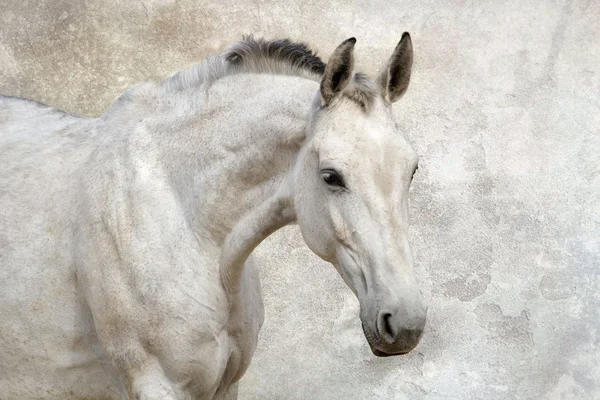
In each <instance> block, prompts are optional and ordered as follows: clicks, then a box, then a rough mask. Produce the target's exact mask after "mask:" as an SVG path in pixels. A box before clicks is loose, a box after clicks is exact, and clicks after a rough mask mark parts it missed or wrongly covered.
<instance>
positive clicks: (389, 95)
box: [377, 32, 413, 103]
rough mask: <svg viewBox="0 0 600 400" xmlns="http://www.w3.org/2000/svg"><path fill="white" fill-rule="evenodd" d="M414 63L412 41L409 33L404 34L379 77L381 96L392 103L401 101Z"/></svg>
mask: <svg viewBox="0 0 600 400" xmlns="http://www.w3.org/2000/svg"><path fill="white" fill-rule="evenodd" d="M412 63H413V48H412V41H411V40H410V35H409V34H408V32H404V33H403V34H402V39H400V42H399V43H398V45H397V46H396V49H394V53H393V54H392V56H391V57H390V59H389V61H388V62H387V64H386V65H385V66H384V67H383V69H382V70H381V72H380V73H379V76H378V77H377V83H378V85H379V88H380V90H381V94H382V95H383V98H384V99H386V100H387V101H389V102H390V103H393V102H395V101H396V100H398V99H400V97H402V95H403V94H404V93H405V92H406V89H408V83H409V81H410V70H411V67H412Z"/></svg>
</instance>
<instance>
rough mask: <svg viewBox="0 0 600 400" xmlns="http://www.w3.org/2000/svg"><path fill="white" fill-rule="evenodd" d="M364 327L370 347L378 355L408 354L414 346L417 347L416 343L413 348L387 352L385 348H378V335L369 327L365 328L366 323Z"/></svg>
mask: <svg viewBox="0 0 600 400" xmlns="http://www.w3.org/2000/svg"><path fill="white" fill-rule="evenodd" d="M361 325H362V329H363V333H364V334H365V339H366V340H367V343H368V344H369V348H370V349H371V352H372V353H373V354H374V355H376V356H377V357H392V356H403V355H406V354H408V353H410V352H411V351H412V350H413V348H414V347H416V344H415V346H414V347H413V348H410V349H408V350H398V351H393V352H386V351H383V350H380V349H378V348H377V345H376V344H375V342H376V341H377V340H376V337H375V335H374V334H373V333H372V332H371V331H370V330H369V329H367V328H365V324H364V323H362V324H361Z"/></svg>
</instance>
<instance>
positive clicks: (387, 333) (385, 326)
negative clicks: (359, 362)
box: [379, 313, 396, 344]
mask: <svg viewBox="0 0 600 400" xmlns="http://www.w3.org/2000/svg"><path fill="white" fill-rule="evenodd" d="M379 334H380V335H381V337H382V338H383V339H384V340H385V341H386V342H388V343H390V344H392V343H394V340H395V337H396V331H395V329H394V328H393V325H392V314H390V313H381V314H380V315H379Z"/></svg>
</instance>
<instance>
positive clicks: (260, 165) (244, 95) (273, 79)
mask: <svg viewBox="0 0 600 400" xmlns="http://www.w3.org/2000/svg"><path fill="white" fill-rule="evenodd" d="M317 89H318V83H316V82H314V81H310V80H307V79H304V78H299V77H287V76H270V75H238V76H230V77H226V78H222V79H220V80H218V81H216V82H215V83H213V84H212V85H211V86H210V88H209V89H207V90H204V91H201V90H198V89H196V90H195V91H187V92H186V91H183V92H181V93H174V94H171V95H168V94H167V95H165V96H166V97H165V99H162V100H161V101H160V102H161V103H164V104H168V106H167V107H166V110H165V111H166V112H165V116H164V118H160V120H161V121H163V123H162V126H163V128H162V129H161V128H160V124H157V125H158V126H157V128H158V129H156V130H155V132H156V138H155V141H156V142H157V143H158V144H159V146H158V147H159V148H160V149H161V152H162V159H163V160H164V163H165V170H166V171H167V174H168V176H169V179H170V185H171V186H172V187H173V188H174V189H175V190H176V192H177V193H178V197H179V199H180V200H181V203H182V206H183V209H184V211H185V212H186V214H187V216H188V219H189V221H190V223H191V225H192V227H193V229H194V230H195V231H196V233H197V234H200V235H202V236H204V237H206V238H209V239H210V240H212V241H213V242H215V244H217V245H219V246H222V245H223V243H224V241H225V240H226V238H227V237H228V235H230V234H231V232H232V231H234V230H235V229H236V226H238V228H239V224H240V223H241V221H243V220H244V218H246V219H248V218H259V220H257V221H252V222H250V223H252V224H259V225H260V224H267V225H269V224H270V225H273V224H275V225H279V224H282V225H285V224H286V223H289V222H290V221H292V220H293V219H294V218H295V216H294V215H287V214H286V216H285V218H283V219H282V220H278V221H276V222H273V221H271V222H269V221H267V220H269V218H270V217H269V216H261V217H259V216H258V214H257V210H260V212H259V213H269V212H275V213H276V212H278V208H277V207H275V208H273V205H271V206H266V203H267V202H268V201H269V199H270V200H271V201H272V200H273V198H274V196H275V195H276V193H281V191H282V188H284V187H287V185H289V182H288V181H289V179H291V176H292V174H291V173H290V171H291V169H292V168H293V166H294V164H295V161H296V158H297V155H298V153H299V150H300V148H301V145H302V143H303V139H304V137H305V134H306V130H307V126H308V121H309V113H310V106H311V102H312V99H313V96H314V93H315V92H316V90H317ZM174 109H177V111H176V112H174ZM174 114H175V115H177V118H175V119H174V118H173V117H170V116H171V115H174ZM165 132H166V133H165ZM261 207H262V208H261ZM265 207H267V208H266V209H265ZM269 207H271V208H269ZM288 214H289V213H288ZM260 218H262V220H261V219H260ZM278 228H279V226H272V227H271V228H269V229H267V231H269V233H270V231H272V230H276V229H278ZM265 232H266V231H265ZM261 240H262V239H261Z"/></svg>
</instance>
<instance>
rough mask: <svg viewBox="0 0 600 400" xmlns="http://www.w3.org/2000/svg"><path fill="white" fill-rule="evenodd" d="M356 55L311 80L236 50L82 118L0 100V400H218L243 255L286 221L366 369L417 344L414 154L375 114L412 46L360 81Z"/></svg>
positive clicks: (280, 58) (250, 275) (244, 280)
mask: <svg viewBox="0 0 600 400" xmlns="http://www.w3.org/2000/svg"><path fill="white" fill-rule="evenodd" d="M355 42H356V41H355V39H354V38H352V39H348V40H346V41H344V42H343V43H342V44H341V45H340V46H339V47H338V48H337V49H336V50H335V51H334V53H333V54H332V56H331V58H330V59H329V62H328V64H327V65H325V64H324V63H323V62H322V61H321V60H320V59H319V58H318V57H317V56H316V55H315V54H314V53H313V52H312V51H311V50H309V49H308V48H307V47H306V46H305V45H303V44H296V43H292V42H290V41H287V40H283V41H274V42H266V41H262V40H254V39H252V38H246V39H244V40H243V41H241V42H239V43H236V44H234V45H233V46H232V47H230V48H229V49H228V50H227V51H226V52H224V53H223V54H221V55H218V56H214V57H212V58H209V59H207V60H205V61H204V62H203V63H201V64H199V65H197V66H195V67H194V68H192V69H191V70H189V71H186V72H182V73H179V74H176V75H174V76H173V77H171V78H169V79H168V80H166V81H164V82H162V83H159V84H151V83H145V84H142V85H140V86H138V87H136V88H133V89H131V90H129V91H128V92H126V93H125V94H124V95H123V96H121V97H120V98H119V99H118V100H117V101H116V102H115V103H114V104H113V105H112V106H111V108H110V109H109V110H108V111H107V112H106V113H105V114H104V115H103V116H102V117H100V118H97V119H87V118H80V117H76V116H73V115H69V114H66V113H64V112H61V111H58V110H56V109H53V108H51V107H48V106H46V105H43V104H40V103H37V102H34V101H30V100H23V99H16V98H11V97H1V96H0V285H1V286H0V288H1V290H0V398H2V399H31V398H55V399H105V398H111V399H114V398H130V399H214V398H218V399H222V398H236V397H237V383H236V382H237V381H238V380H239V379H240V377H241V376H242V375H243V374H244V372H245V371H246V369H247V367H248V364H249V363H250V359H251V357H252V354H253V352H254V349H255V347H256V342H257V336H258V331H259V329H260V327H261V324H262V321H263V305H262V300H261V293H260V285H259V281H258V276H257V273H256V270H255V267H254V265H253V263H252V261H251V258H249V256H250V253H251V252H252V251H253V249H254V248H255V247H256V246H257V245H258V244H259V243H260V242H261V241H262V240H263V239H265V238H266V237H267V236H268V235H270V234H271V233H273V232H274V231H276V230H277V229H279V228H281V227H283V226H284V225H286V224H290V223H294V222H297V223H298V224H299V226H300V229H301V231H302V235H303V237H304V240H305V241H306V243H307V245H308V246H309V247H310V249H312V251H314V252H315V253H316V254H317V255H318V256H320V257H321V258H323V259H324V260H327V261H329V262H330V263H332V264H333V265H334V266H335V268H337V270H338V271H339V273H340V275H341V276H342V278H343V279H344V281H345V282H346V283H347V284H348V286H349V287H350V288H351V289H352V290H353V292H354V293H355V294H356V296H357V297H358V299H359V301H360V318H361V320H362V324H363V329H364V333H365V336H366V339H367V341H368V343H369V345H370V347H371V349H372V351H373V353H374V354H376V355H378V356H386V355H395V354H404V353H407V352H408V351H410V350H411V349H413V348H414V347H415V346H416V345H417V343H418V341H419V338H420V335H421V332H422V331H423V327H424V324H425V318H426V307H425V305H424V301H423V298H422V296H421V293H420V291H419V289H418V286H417V283H416V279H415V274H414V271H413V261H412V256H411V252H410V248H409V244H408V240H407V233H408V232H407V231H408V206H407V202H408V190H409V186H410V183H411V180H412V176H413V174H414V172H415V170H416V168H417V155H416V153H415V151H414V150H413V149H412V148H411V147H410V145H409V144H408V143H407V141H406V140H405V139H404V138H403V137H402V135H401V134H400V133H399V132H398V129H397V127H396V125H395V123H394V120H393V118H392V112H391V109H390V106H391V103H393V102H394V101H396V100H397V99H399V98H400V97H401V96H402V95H403V94H404V92H405V91H406V89H407V86H408V82H409V78H410V70H411V65H412V44H411V40H410V36H409V35H408V34H407V33H405V34H404V35H403V36H402V40H401V41H400V42H399V44H398V46H397V47H396V49H395V51H394V53H393V55H392V57H391V58H390V60H389V61H388V62H387V63H386V65H385V67H384V68H383V69H382V70H381V73H380V74H379V76H378V77H377V79H376V80H375V81H374V82H371V81H369V80H368V79H367V78H366V77H365V75H363V74H354V73H353V49H354V44H355Z"/></svg>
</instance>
